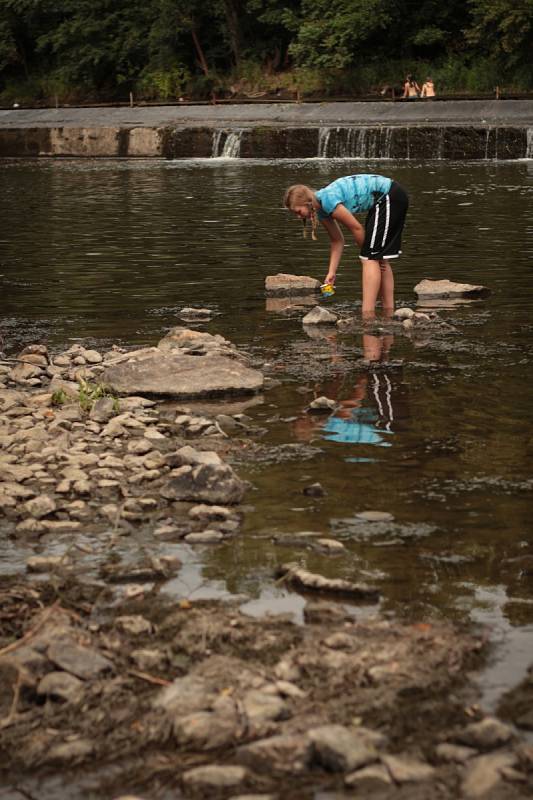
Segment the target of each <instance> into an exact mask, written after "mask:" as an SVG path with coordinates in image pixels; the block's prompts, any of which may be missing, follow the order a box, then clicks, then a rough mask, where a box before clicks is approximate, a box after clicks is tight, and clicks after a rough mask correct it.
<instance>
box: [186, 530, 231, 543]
mask: <svg viewBox="0 0 533 800" xmlns="http://www.w3.org/2000/svg"><path fill="white" fill-rule="evenodd" d="M184 539H185V541H186V542H187V543H188V544H218V543H219V542H221V541H223V539H224V534H223V533H221V532H220V531H216V530H205V531H200V532H199V533H188V534H187V535H186V536H185V537H184Z"/></svg>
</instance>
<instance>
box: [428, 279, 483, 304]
mask: <svg viewBox="0 0 533 800" xmlns="http://www.w3.org/2000/svg"><path fill="white" fill-rule="evenodd" d="M415 292H416V294H417V295H418V296H419V297H422V298H424V299H426V298H437V297H487V296H488V295H489V294H490V289H488V288H487V287H486V286H479V285H476V284H471V283H454V281H448V280H441V281H433V280H431V279H429V278H424V280H423V281H420V283H417V285H416V286H415Z"/></svg>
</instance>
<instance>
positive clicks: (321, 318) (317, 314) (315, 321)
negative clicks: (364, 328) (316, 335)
mask: <svg viewBox="0 0 533 800" xmlns="http://www.w3.org/2000/svg"><path fill="white" fill-rule="evenodd" d="M338 319H339V318H338V316H337V315H336V314H333V313H332V312H331V311H328V310H327V308H322V306H315V307H314V308H313V309H312V311H310V312H309V313H308V314H306V315H305V317H304V318H303V319H302V323H303V324H304V325H336V324H337V320H338Z"/></svg>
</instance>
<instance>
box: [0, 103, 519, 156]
mask: <svg viewBox="0 0 533 800" xmlns="http://www.w3.org/2000/svg"><path fill="white" fill-rule="evenodd" d="M25 156H52V157H61V156H62V157H130V158H131V157H141V158H170V159H172V158H177V159H185V158H367V159H368V158H394V159H410V158H415V159H420V158H437V159H453V160H461V159H468V160H470V159H489V160H495V159H497V160H505V159H519V158H533V101H530V100H488V101H457V100H454V101H440V102H423V101H420V102H417V103H401V102H397V103H386V102H375V103H372V102H371V103H305V104H263V105H253V104H242V105H229V104H228V105H215V106H213V105H199V106H193V105H190V106H161V107H154V106H151V107H134V108H67V109H65V108H59V109H16V110H15V109H13V110H11V109H10V110H0V157H25Z"/></svg>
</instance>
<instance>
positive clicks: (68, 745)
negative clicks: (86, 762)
mask: <svg viewBox="0 0 533 800" xmlns="http://www.w3.org/2000/svg"><path fill="white" fill-rule="evenodd" d="M93 750H94V744H93V743H92V742H91V741H89V740H88V739H75V740H74V741H72V742H64V743H63V744H58V745H55V746H54V747H51V748H50V750H49V752H48V754H47V757H46V761H52V762H53V761H59V762H62V763H65V764H70V762H72V761H81V760H83V759H84V758H86V757H87V756H89V755H91V753H92V752H93Z"/></svg>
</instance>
